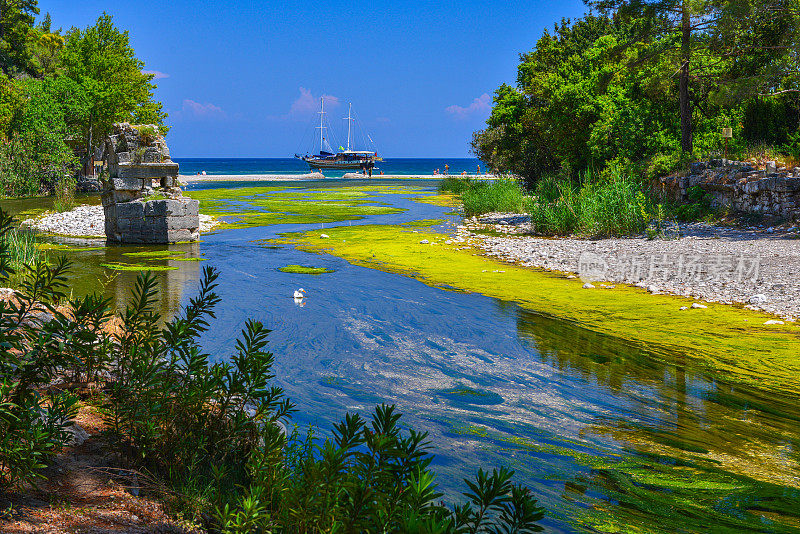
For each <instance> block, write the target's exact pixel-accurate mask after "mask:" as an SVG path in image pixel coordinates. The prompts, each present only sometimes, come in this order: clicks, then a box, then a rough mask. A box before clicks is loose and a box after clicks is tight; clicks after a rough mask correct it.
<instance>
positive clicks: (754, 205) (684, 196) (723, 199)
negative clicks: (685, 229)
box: [658, 160, 800, 219]
mask: <svg viewBox="0 0 800 534" xmlns="http://www.w3.org/2000/svg"><path fill="white" fill-rule="evenodd" d="M658 185H659V186H660V187H661V190H662V191H663V192H664V193H666V194H667V196H668V197H669V198H671V199H673V200H676V201H679V202H684V201H687V200H688V199H689V190H690V189H691V188H693V187H699V188H700V189H702V190H703V191H705V192H706V193H707V194H708V195H710V196H711V198H712V204H714V205H715V206H725V207H728V208H730V209H731V210H734V211H739V212H746V213H757V214H763V215H770V216H776V217H785V218H787V219H800V167H795V168H794V169H792V170H789V169H785V168H780V169H778V168H776V166H775V163H774V162H768V163H767V165H766V168H765V169H757V168H755V167H753V166H752V165H751V164H749V163H745V162H742V161H731V160H711V161H707V162H698V163H693V164H692V165H691V166H690V169H689V174H688V175H686V176H665V177H663V178H661V179H660V184H658Z"/></svg>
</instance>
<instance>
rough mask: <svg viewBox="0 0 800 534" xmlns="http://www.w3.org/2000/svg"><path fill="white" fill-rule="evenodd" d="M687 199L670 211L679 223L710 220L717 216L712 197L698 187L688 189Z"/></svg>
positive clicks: (717, 212)
mask: <svg viewBox="0 0 800 534" xmlns="http://www.w3.org/2000/svg"><path fill="white" fill-rule="evenodd" d="M687 197H688V198H687V199H686V202H684V203H683V204H679V205H677V206H675V207H674V209H673V210H672V211H673V213H674V215H675V218H677V219H678V220H680V221H687V222H691V221H699V220H710V219H712V218H714V217H715V216H717V215H719V210H717V209H715V208H714V207H713V206H712V202H711V201H712V199H713V197H712V196H711V195H709V194H708V193H706V192H705V191H703V189H702V188H700V187H698V186H694V187H690V188H689V190H688V191H687Z"/></svg>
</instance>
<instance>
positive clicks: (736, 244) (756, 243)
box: [452, 213, 800, 321]
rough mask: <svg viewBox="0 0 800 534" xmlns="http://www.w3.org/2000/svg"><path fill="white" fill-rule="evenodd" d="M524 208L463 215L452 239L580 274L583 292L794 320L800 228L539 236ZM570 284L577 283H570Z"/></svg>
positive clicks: (799, 297) (698, 227)
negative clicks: (676, 299) (632, 294)
mask: <svg viewBox="0 0 800 534" xmlns="http://www.w3.org/2000/svg"><path fill="white" fill-rule="evenodd" d="M529 232H530V220H529V218H528V217H527V215H524V214H503V213H500V214H497V213H495V214H488V215H485V216H483V217H481V218H480V219H478V218H475V217H473V218H470V219H466V220H465V221H464V223H463V224H462V225H460V226H458V227H457V229H456V233H455V234H454V236H453V238H452V241H454V242H469V243H471V244H472V245H473V246H475V247H476V248H478V249H480V250H482V251H483V252H484V253H485V254H487V255H488V256H493V257H497V258H499V259H502V260H504V261H507V262H510V263H516V264H520V265H523V266H528V267H539V268H543V269H548V270H553V271H562V272H566V273H570V276H575V277H580V278H581V281H583V282H584V283H585V287H586V288H587V290H602V289H606V288H613V284H615V283H626V284H633V285H638V286H641V287H646V288H647V289H648V290H649V291H650V292H651V293H671V294H675V295H681V296H685V297H690V298H694V299H698V300H703V301H710V302H720V303H724V304H741V305H744V306H747V307H750V308H755V309H759V310H763V311H766V312H768V313H772V314H775V315H779V316H781V317H783V318H784V319H786V320H790V321H794V320H796V319H797V318H800V228H798V227H789V228H783V229H777V228H758V227H753V228H745V229H739V228H729V227H720V226H712V225H708V224H702V223H700V224H697V223H696V224H685V225H674V226H672V227H671V228H670V230H669V232H667V234H668V236H667V237H665V238H656V239H648V238H647V237H645V236H637V237H629V238H604V239H582V238H575V237H570V238H557V239H554V238H542V237H536V236H533V235H530V234H529ZM576 283H577V281H576Z"/></svg>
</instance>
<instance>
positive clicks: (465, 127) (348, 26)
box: [39, 0, 585, 157]
mask: <svg viewBox="0 0 800 534" xmlns="http://www.w3.org/2000/svg"><path fill="white" fill-rule="evenodd" d="M39 6H40V8H41V10H42V13H43V14H44V13H45V12H50V13H51V15H52V17H53V25H54V27H56V28H58V27H63V28H64V29H65V30H66V29H68V28H69V27H71V26H79V27H86V26H87V25H90V24H92V23H93V22H94V21H95V20H96V19H97V17H98V16H99V15H100V13H102V12H103V11H104V10H105V11H107V12H108V13H109V14H111V15H113V16H114V20H115V22H116V24H117V25H118V26H119V27H120V28H122V29H127V30H129V31H130V34H131V41H132V45H133V47H134V49H135V50H136V54H137V56H138V57H139V58H140V59H142V60H143V61H144V62H145V63H146V69H147V70H151V71H156V72H158V73H159V74H158V79H157V80H156V83H157V84H158V90H157V92H156V97H157V98H158V99H160V100H161V101H162V102H163V103H164V107H165V109H166V111H168V112H169V115H170V116H169V119H168V122H169V124H170V125H171V126H172V131H171V132H170V134H169V137H168V141H169V144H170V150H171V152H172V153H173V155H174V156H175V157H287V156H291V155H293V154H294V153H295V152H298V151H306V150H309V149H311V148H312V147H311V146H310V139H308V142H307V143H306V144H305V146H303V144H302V141H303V138H304V134H306V132H307V131H308V128H309V125H310V123H311V121H312V120H313V117H315V111H317V110H316V106H317V101H318V98H319V96H320V95H330V96H331V97H335V98H336V99H338V101H339V102H340V104H339V106H338V107H335V108H334V109H332V112H333V113H332V114H331V116H330V122H331V125H332V126H335V127H339V126H340V125H344V121H341V120H340V118H341V117H343V116H345V115H346V112H347V109H346V103H347V102H350V101H352V102H353V106H354V111H355V112H356V114H357V116H358V118H359V121H360V123H361V124H362V126H363V127H364V129H365V130H366V131H367V132H369V134H370V135H371V137H372V138H373V139H374V140H375V142H376V144H377V147H378V149H379V151H380V153H381V155H383V156H385V157H439V156H441V157H466V156H467V155H468V150H469V140H470V138H471V135H472V132H473V131H474V130H476V129H479V128H481V127H482V125H483V124H484V121H485V119H486V117H487V115H488V111H489V105H490V103H491V102H490V101H489V97H490V96H491V95H492V92H493V91H494V89H495V88H496V87H497V86H498V85H500V84H501V83H503V82H506V83H513V82H514V80H515V78H516V67H517V64H518V58H519V53H520V52H524V51H527V50H529V49H531V48H532V47H533V45H534V44H535V42H536V40H537V39H538V38H539V36H540V35H541V33H542V31H543V30H544V28H551V27H552V25H553V23H554V22H556V21H558V20H560V19H561V18H562V17H573V18H574V17H577V16H580V15H582V14H583V13H584V11H585V7H584V5H583V3H582V2H581V1H580V0H563V1H561V2H547V1H525V2H523V1H517V0H510V1H484V2H479V1H474V0H461V1H447V2H424V1H414V0H409V1H406V2H394V1H393V2H386V1H381V0H377V1H371V2H369V1H362V0H351V1H350V2H339V1H327V2H319V1H316V2H315V1H310V0H306V1H302V0H301V1H295V0H283V1H280V2H278V1H263V2H262V1H254V0H250V1H232V0H170V1H163V0H158V1H157V0H137V1H134V2H114V1H109V0H39ZM330 101H331V103H333V102H334V99H333V98H331V99H330ZM306 137H308V136H306Z"/></svg>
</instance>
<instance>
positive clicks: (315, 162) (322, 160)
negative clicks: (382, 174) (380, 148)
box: [294, 98, 383, 174]
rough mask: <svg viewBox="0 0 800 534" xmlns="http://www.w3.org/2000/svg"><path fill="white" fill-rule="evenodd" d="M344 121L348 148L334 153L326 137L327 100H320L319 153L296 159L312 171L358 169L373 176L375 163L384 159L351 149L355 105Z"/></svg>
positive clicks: (370, 151) (350, 108) (374, 153)
mask: <svg viewBox="0 0 800 534" xmlns="http://www.w3.org/2000/svg"><path fill="white" fill-rule="evenodd" d="M344 120H346V121H347V148H344V147H339V148H340V149H341V150H340V151H339V152H334V151H333V149H332V148H331V145H330V143H329V142H328V139H327V136H326V135H325V132H326V130H328V127H327V126H326V125H325V99H324V98H320V111H319V126H317V129H318V130H319V153H318V154H313V155H311V154H306V155H305V156H300V155H298V154H295V155H294V157H296V158H297V159H301V160H303V161H305V162H306V163H308V166H309V167H311V168H312V169H318V170H322V169H353V170H355V169H358V170H363V171H369V172H370V174H371V173H372V169H373V168H374V167H375V162H378V161H383V159H382V158H380V157H379V156H378V153H377V152H375V151H373V150H352V149H351V147H350V140H351V137H352V125H353V122H355V119H354V118H353V104H350V107H349V109H348V112H347V117H345V118H344Z"/></svg>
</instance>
